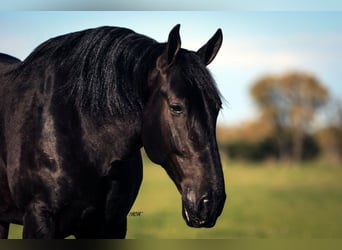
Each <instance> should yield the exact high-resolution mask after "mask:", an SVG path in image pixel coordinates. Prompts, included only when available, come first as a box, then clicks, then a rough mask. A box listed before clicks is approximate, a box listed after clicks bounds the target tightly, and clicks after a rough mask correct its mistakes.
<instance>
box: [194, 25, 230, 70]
mask: <svg viewBox="0 0 342 250" xmlns="http://www.w3.org/2000/svg"><path fill="white" fill-rule="evenodd" d="M222 40H223V35H222V30H221V29H218V30H217V31H216V33H215V34H214V36H213V37H212V38H210V40H209V41H208V42H207V43H206V44H205V45H204V46H203V47H201V48H200V49H199V50H198V51H197V52H196V53H197V55H198V56H199V57H200V58H201V59H202V62H203V63H204V64H205V65H208V64H209V63H211V62H212V61H213V60H214V58H215V56H216V55H217V52H218V51H219V49H220V47H221V45H222Z"/></svg>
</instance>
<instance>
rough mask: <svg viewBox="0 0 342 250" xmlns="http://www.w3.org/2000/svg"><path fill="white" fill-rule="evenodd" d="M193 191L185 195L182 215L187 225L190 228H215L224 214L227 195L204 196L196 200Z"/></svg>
mask: <svg viewBox="0 0 342 250" xmlns="http://www.w3.org/2000/svg"><path fill="white" fill-rule="evenodd" d="M193 194H194V193H193V192H192V191H190V192H188V193H187V194H185V195H183V198H182V203H183V208H182V214H183V218H184V220H185V221H186V223H187V225H188V226H190V227H196V228H199V227H207V228H210V227H213V226H215V224H216V220H217V218H218V217H219V216H220V214H221V213H222V210H223V207H224V203H225V200H226V194H225V193H223V194H220V195H215V194H207V193H206V194H204V195H202V196H200V197H199V198H198V199H195V198H194V197H193V196H194V195H193Z"/></svg>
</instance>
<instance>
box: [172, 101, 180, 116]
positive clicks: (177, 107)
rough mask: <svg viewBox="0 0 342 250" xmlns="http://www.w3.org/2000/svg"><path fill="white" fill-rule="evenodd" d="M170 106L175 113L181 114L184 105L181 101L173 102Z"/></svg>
mask: <svg viewBox="0 0 342 250" xmlns="http://www.w3.org/2000/svg"><path fill="white" fill-rule="evenodd" d="M169 107H170V110H171V112H172V113H174V114H177V115H179V114H182V113H183V106H182V105H181V104H179V103H171V104H170V105H169Z"/></svg>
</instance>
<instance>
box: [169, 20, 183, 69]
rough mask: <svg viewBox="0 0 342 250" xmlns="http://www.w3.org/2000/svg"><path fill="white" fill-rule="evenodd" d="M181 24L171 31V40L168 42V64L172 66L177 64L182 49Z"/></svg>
mask: <svg viewBox="0 0 342 250" xmlns="http://www.w3.org/2000/svg"><path fill="white" fill-rule="evenodd" d="M179 28H180V24H177V25H176V26H175V27H173V29H172V30H171V31H170V34H169V39H168V41H167V62H168V65H171V64H173V63H174V62H175V60H176V57H177V54H178V52H179V50H180V48H181V39H180V36H179Z"/></svg>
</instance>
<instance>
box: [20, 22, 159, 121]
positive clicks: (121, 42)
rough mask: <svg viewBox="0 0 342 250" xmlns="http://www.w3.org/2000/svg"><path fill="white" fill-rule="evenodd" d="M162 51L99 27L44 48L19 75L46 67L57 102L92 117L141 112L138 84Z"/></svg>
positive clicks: (129, 33) (128, 34) (118, 31)
mask: <svg viewBox="0 0 342 250" xmlns="http://www.w3.org/2000/svg"><path fill="white" fill-rule="evenodd" d="M164 47H165V44H161V43H158V42H156V41H155V40H153V39H151V38H149V37H146V36H144V35H140V34H137V33H135V32H134V31H132V30H129V29H126V28H119V27H108V26H104V27H99V28H95V29H88V30H84V31H79V32H74V33H70V34H66V35H63V36H59V37H56V38H52V39H50V40H48V41H46V42H44V43H43V44H41V45H40V46H39V47H37V48H36V49H35V50H34V51H33V52H32V53H31V54H30V55H29V56H28V58H27V59H25V60H24V62H23V64H22V66H21V69H19V70H18V72H19V71H21V73H24V74H25V72H26V73H28V72H29V71H30V70H31V69H32V67H35V66H34V65H36V66H39V65H42V64H44V63H45V65H47V66H49V67H51V68H52V71H51V72H56V73H55V74H56V75H55V76H54V77H55V78H58V81H55V86H54V87H55V91H56V93H58V94H59V96H61V97H63V98H67V99H68V100H69V101H70V100H72V101H73V102H74V103H75V104H76V105H77V106H78V107H80V108H81V109H82V110H83V111H88V112H89V113H91V114H95V115H97V114H99V112H101V114H110V115H125V114H128V113H131V112H136V111H140V110H141V109H142V105H143V100H142V86H141V84H142V83H143V82H146V80H147V74H148V70H149V69H151V68H152V67H153V66H154V65H153V64H154V63H155V60H156V57H157V56H158V55H159V54H161V53H162V50H163V49H164ZM33 69H34V68H33Z"/></svg>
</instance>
